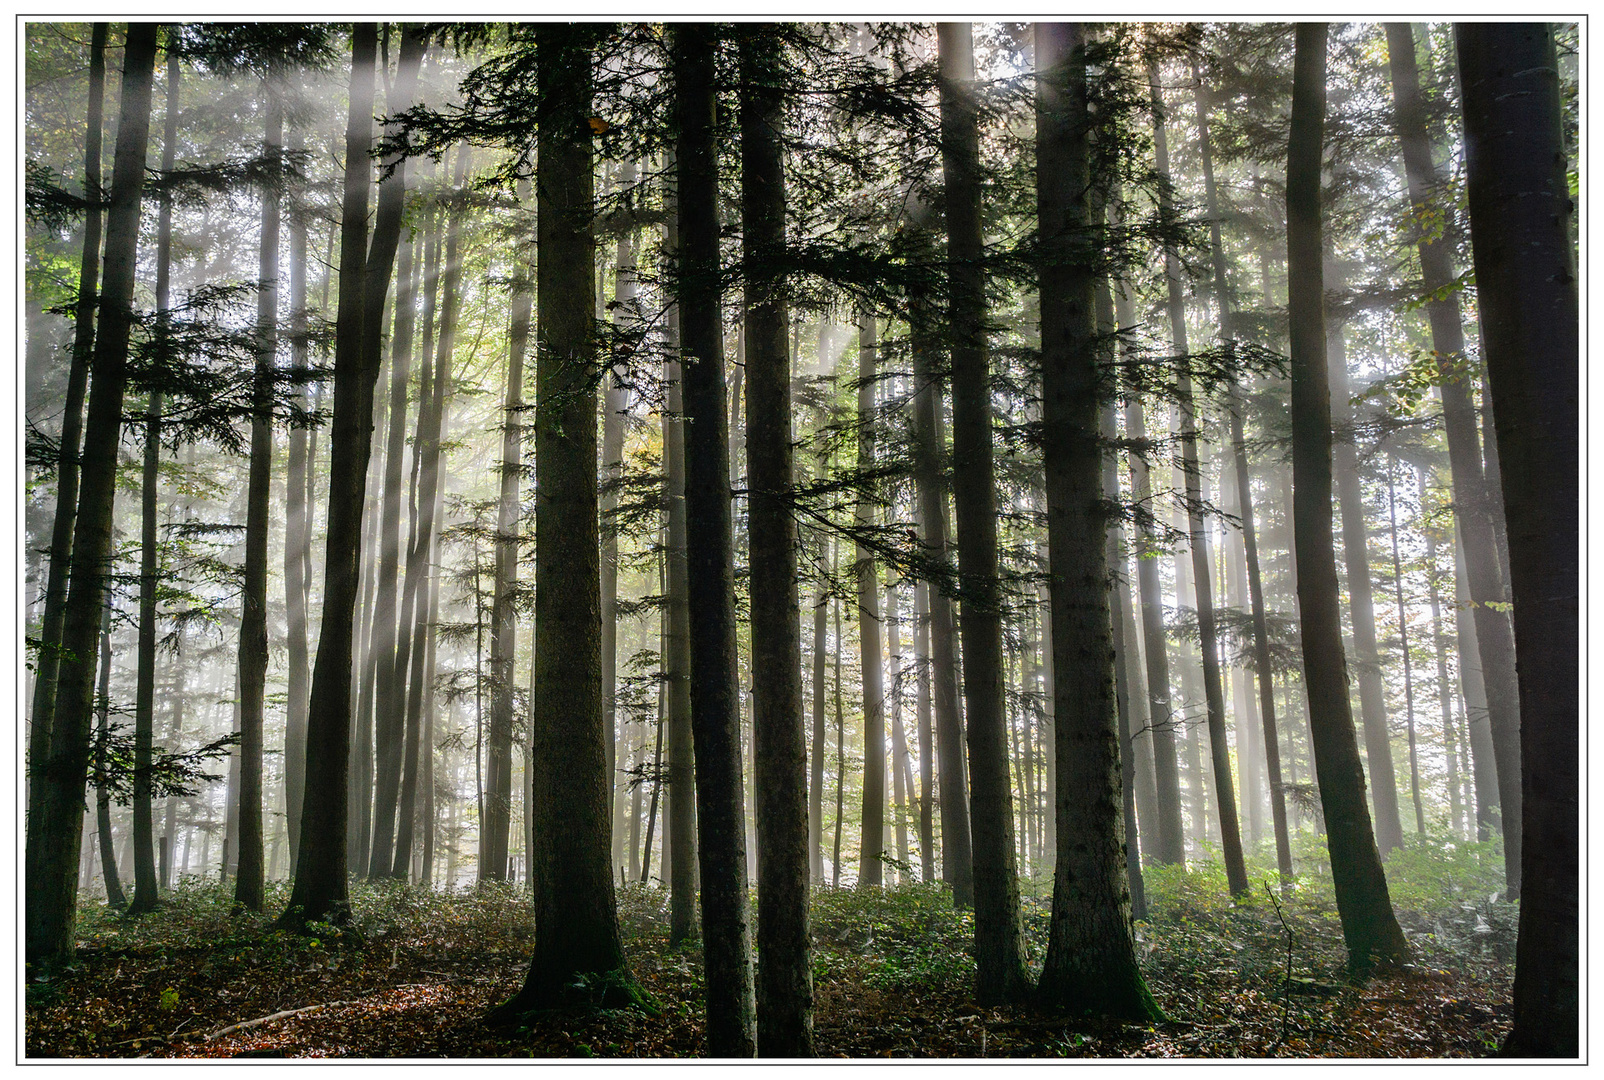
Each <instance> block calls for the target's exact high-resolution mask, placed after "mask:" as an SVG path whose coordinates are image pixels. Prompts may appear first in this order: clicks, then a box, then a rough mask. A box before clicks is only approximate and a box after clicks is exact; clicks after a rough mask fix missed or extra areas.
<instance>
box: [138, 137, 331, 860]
mask: <svg viewBox="0 0 1604 1080" xmlns="http://www.w3.org/2000/svg"><path fill="white" fill-rule="evenodd" d="M304 142H305V139H304V137H303V136H302V134H301V132H300V130H299V129H298V128H297V129H292V130H291V132H290V136H289V147H290V150H291V151H298V150H300V149H302V147H303V144H304ZM291 199H292V200H293V206H294V212H292V213H291V214H290V274H289V277H290V366H291V367H293V368H296V369H298V370H299V369H304V368H305V367H306V366H307V362H308V360H309V359H310V357H309V349H308V348H307V338H306V333H307V318H306V215H305V214H304V213H303V212H301V211H302V209H303V208H304V205H305V204H304V201H303V199H302V193H301V192H300V191H299V190H298V189H297V190H295V191H293V192H292V194H291ZM299 396H300V401H299V404H300V407H301V408H302V409H303V410H306V409H310V407H311V398H310V395H309V394H308V393H307V389H306V385H305V384H302V386H301V389H300V394H299ZM308 441H309V440H308V433H307V429H306V428H305V427H304V426H302V425H300V424H296V425H294V426H292V427H291V428H290V431H289V451H288V462H287V475H286V477H285V493H284V504H285V505H284V615H285V623H286V638H287V640H286V642H285V647H286V652H287V653H288V665H289V670H288V672H287V673H286V687H285V689H286V695H285V696H286V701H285V708H284V820H285V825H286V827H287V828H288V830H289V841H290V847H289V851H290V877H291V878H293V877H295V876H296V871H297V867H298V865H299V857H300V847H301V803H302V802H303V800H304V799H305V797H306V705H307V700H306V695H307V689H308V687H307V682H308V680H309V678H310V676H311V670H310V668H311V657H310V655H309V653H308V650H307V608H308V606H309V600H310V597H309V595H308V594H309V593H310V590H311V584H312V583H311V580H310V579H311V573H310V570H311V554H312V553H311V546H312V545H311V517H312V504H311V501H310V500H309V499H308V497H307V496H308V495H309V494H310V474H311V461H310V455H309V454H308V453H307V449H308V447H307V443H308ZM180 696H182V693H181V692H180ZM167 831H168V835H169V837H170V836H171V835H172V829H171V828H169V829H168V830H167ZM169 843H171V841H170V840H169Z"/></svg>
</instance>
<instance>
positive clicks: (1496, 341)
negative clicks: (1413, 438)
mask: <svg viewBox="0 0 1604 1080" xmlns="http://www.w3.org/2000/svg"><path fill="white" fill-rule="evenodd" d="M1454 37H1455V41H1456V43H1457V46H1458V52H1459V71H1460V76H1461V79H1462V81H1463V100H1462V105H1463V109H1464V119H1465V146H1466V153H1465V160H1466V173H1467V185H1466V186H1467V189H1468V193H1469V202H1470V229H1471V246H1472V250H1473V253H1474V258H1475V268H1476V290H1477V296H1478V297H1479V298H1480V305H1481V317H1482V337H1483V345H1484V352H1485V355H1486V358H1487V374H1488V385H1489V388H1490V390H1491V391H1492V403H1493V405H1494V410H1495V411H1494V425H1495V431H1496V434H1497V448H1498V463H1499V464H1498V470H1499V474H1500V478H1501V479H1502V489H1503V495H1504V515H1505V520H1506V523H1507V527H1508V537H1509V569H1510V595H1511V599H1512V601H1513V604H1514V630H1515V663H1516V667H1517V670H1518V671H1519V673H1520V683H1519V685H1520V751H1521V754H1520V759H1521V762H1522V765H1523V772H1522V775H1521V795H1522V803H1521V806H1522V817H1521V829H1522V842H1521V877H1520V884H1519V886H1518V888H1519V890H1520V893H1521V905H1520V940H1519V945H1518V946H1517V950H1516V960H1515V1026H1514V1029H1513V1030H1512V1031H1511V1032H1510V1034H1509V1038H1508V1040H1507V1041H1506V1042H1505V1044H1504V1048H1503V1049H1504V1052H1505V1053H1506V1054H1512V1055H1519V1056H1527V1055H1531V1056H1541V1057H1575V1056H1577V1054H1578V1051H1579V1047H1580V1030H1579V1023H1578V1021H1579V1014H1578V1005H1577V1002H1578V987H1577V978H1578V974H1579V952H1578V944H1579V929H1580V927H1579V924H1578V917H1579V911H1578V908H1577V893H1578V871H1579V866H1578V857H1577V848H1578V844H1579V839H1580V834H1579V831H1578V828H1579V820H1578V819H1579V807H1580V804H1579V791H1578V781H1579V775H1578V774H1579V762H1578V752H1579V751H1578V743H1579V732H1578V726H1579V717H1580V715H1581V712H1580V698H1579V695H1578V685H1579V674H1580V672H1579V654H1578V639H1577V627H1578V625H1579V621H1580V605H1579V600H1580V592H1579V584H1580V567H1579V542H1578V530H1577V518H1576V511H1577V507H1578V505H1579V500H1580V495H1581V492H1580V485H1579V471H1578V463H1579V460H1580V457H1579V437H1578V432H1579V429H1580V413H1579V392H1580V363H1579V359H1580V350H1579V337H1578V321H1577V315H1578V310H1577V309H1578V298H1577V284H1576V265H1575V256H1574V254H1573V249H1572V246H1571V239H1570V218H1571V214H1572V212H1573V209H1574V208H1573V206H1572V203H1571V199H1570V193H1569V190H1568V185H1567V182H1566V150H1565V146H1564V141H1563V138H1562V135H1561V127H1560V101H1559V72H1558V65H1557V63H1556V59H1555V50H1554V36H1553V29H1552V28H1551V27H1550V26H1549V25H1548V24H1546V23H1481V24H1470V23H1460V24H1456V25H1455V27H1454ZM1489 696H1491V695H1489ZM1495 717H1496V714H1495ZM1499 736H1500V732H1499V729H1498V727H1497V725H1496V724H1495V726H1494V739H1495V746H1496V744H1497V743H1496V741H1497V739H1498V738H1499ZM1502 779H1503V777H1502V773H1501V774H1500V780H1501V781H1502ZM1504 798H1505V801H1504V808H1505V812H1506V813H1507V812H1508V808H1509V803H1508V796H1507V795H1506V796H1505V797H1504ZM1510 839H1511V837H1509V836H1506V837H1505V844H1506V846H1507V845H1508V843H1509V840H1510ZM1514 891H1515V890H1514V889H1513V888H1512V889H1511V892H1512V893H1513V892H1514Z"/></svg>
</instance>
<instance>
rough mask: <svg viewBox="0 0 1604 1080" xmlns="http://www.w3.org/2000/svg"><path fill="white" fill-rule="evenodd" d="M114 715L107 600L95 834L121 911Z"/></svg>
mask: <svg viewBox="0 0 1604 1080" xmlns="http://www.w3.org/2000/svg"><path fill="white" fill-rule="evenodd" d="M110 716H111V598H110V597H109V596H108V597H107V598H106V607H105V614H104V615H103V616H102V618H101V621H100V690H99V692H98V694H97V695H96V701H95V730H96V731H97V732H98V733H99V738H98V740H97V741H96V744H95V835H96V836H97V837H98V838H99V841H100V876H101V878H102V879H103V880H104V881H105V884H106V906H107V907H109V908H111V909H113V910H114V911H116V910H121V909H123V908H126V907H127V906H128V898H127V897H126V896H124V895H123V887H122V882H121V880H119V878H118V876H117V852H116V848H115V847H114V846H113V844H112V836H111V784H110V782H109V780H108V778H107V776H106V739H107V736H108V729H109V726H110V725H109V723H108V721H109V719H110Z"/></svg>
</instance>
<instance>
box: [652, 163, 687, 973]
mask: <svg viewBox="0 0 1604 1080" xmlns="http://www.w3.org/2000/svg"><path fill="white" fill-rule="evenodd" d="M670 153H671V154H672V151H670ZM670 183H671V184H672V183H673V181H672V180H670ZM668 198H669V199H673V198H674V195H673V189H672V188H671V189H670V192H669V195H668ZM669 211H670V212H669V214H668V220H667V222H665V224H664V249H665V250H664V255H665V257H670V256H673V255H675V254H676V253H677V252H678V250H679V220H678V213H677V211H676V210H675V209H674V206H673V205H671V206H670V207H669ZM665 321H666V324H667V340H666V341H665V345H666V347H667V350H668V351H667V353H666V355H667V356H668V357H670V359H666V360H665V361H664V363H663V372H664V381H665V382H667V383H668V411H667V413H666V414H665V415H664V417H663V425H664V427H663V472H664V474H665V479H666V483H667V487H668V491H667V496H668V498H667V501H668V514H667V516H668V588H667V590H666V591H667V595H668V605H667V608H666V610H665V612H664V617H665V618H666V619H667V620H668V631H667V633H666V634H665V635H664V643H665V645H666V649H665V652H666V653H667V655H666V656H665V657H664V658H663V670H664V673H665V675H666V676H667V680H668V682H667V693H666V695H665V696H666V701H665V707H666V709H667V713H668V715H667V718H666V719H667V724H668V777H667V780H668V822H667V823H668V825H669V829H668V830H666V831H665V832H664V840H665V844H664V852H663V861H664V862H665V863H666V864H667V866H668V890H669V901H668V903H669V912H668V921H669V930H668V938H669V942H670V943H671V944H674V945H678V944H680V943H681V942H683V941H686V940H689V939H690V938H691V937H693V936H694V935H695V933H696V775H695V774H696V760H695V739H694V737H693V736H692V733H691V682H690V680H691V614H690V603H689V593H690V566H689V564H688V563H687V562H686V559H687V548H686V543H687V525H686V520H685V404H684V397H685V395H684V380H683V366H682V365H681V363H680V361H679V360H678V359H673V358H675V357H678V356H679V345H680V332H679V330H680V308H679V306H678V305H673V306H671V307H670V308H669V309H668V315H667V318H666V320H665ZM661 743H662V735H661V731H659V746H658V749H659V750H661V749H662V746H661ZM656 797H657V791H656V789H655V788H654V790H653V803H652V806H653V809H654V810H655V808H656V805H657V803H656ZM646 847H647V849H648V851H649V850H650V848H651V839H650V837H648V838H647V841H646Z"/></svg>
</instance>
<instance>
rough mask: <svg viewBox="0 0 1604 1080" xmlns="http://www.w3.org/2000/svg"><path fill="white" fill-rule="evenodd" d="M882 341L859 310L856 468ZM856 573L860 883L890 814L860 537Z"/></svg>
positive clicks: (870, 433)
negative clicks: (859, 683) (860, 733)
mask: <svg viewBox="0 0 1604 1080" xmlns="http://www.w3.org/2000/svg"><path fill="white" fill-rule="evenodd" d="M878 356H879V345H878V342H877V340H876V324H875V319H874V317H873V316H871V315H865V314H860V315H859V316H858V470H859V471H860V472H865V471H868V470H871V469H873V468H874V442H875V437H874V436H875V432H874V424H875V404H874V399H875V386H876V385H877V384H876V381H875V379H876V376H875V366H876V364H877V362H878ZM863 485H864V486H863V487H861V488H859V491H858V497H857V505H856V507H855V508H854V510H853V520H854V521H855V523H856V524H857V527H858V528H859V529H862V530H868V529H872V528H873V527H874V516H875V515H874V500H875V493H874V491H873V490H872V485H871V483H870V482H869V481H867V480H865V481H863ZM856 547H857V551H856V560H855V561H854V563H853V570H854V576H855V577H856V578H857V586H858V656H859V664H860V666H861V670H862V677H863V816H862V818H861V821H862V830H861V831H860V833H859V841H858V845H859V846H858V884H859V885H874V886H879V885H881V884H882V883H883V882H882V871H883V869H884V864H883V863H882V862H881V859H880V855H881V840H882V837H883V835H884V833H885V816H886V735H885V728H886V713H885V681H884V675H883V671H884V669H883V668H882V667H881V664H880V648H881V643H880V585H879V580H878V579H879V575H878V573H876V570H875V564H874V553H873V552H872V551H871V550H870V549H869V548H868V547H867V546H865V545H864V544H863V543H862V541H861V540H860V541H859V542H858V543H857V545H856Z"/></svg>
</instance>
